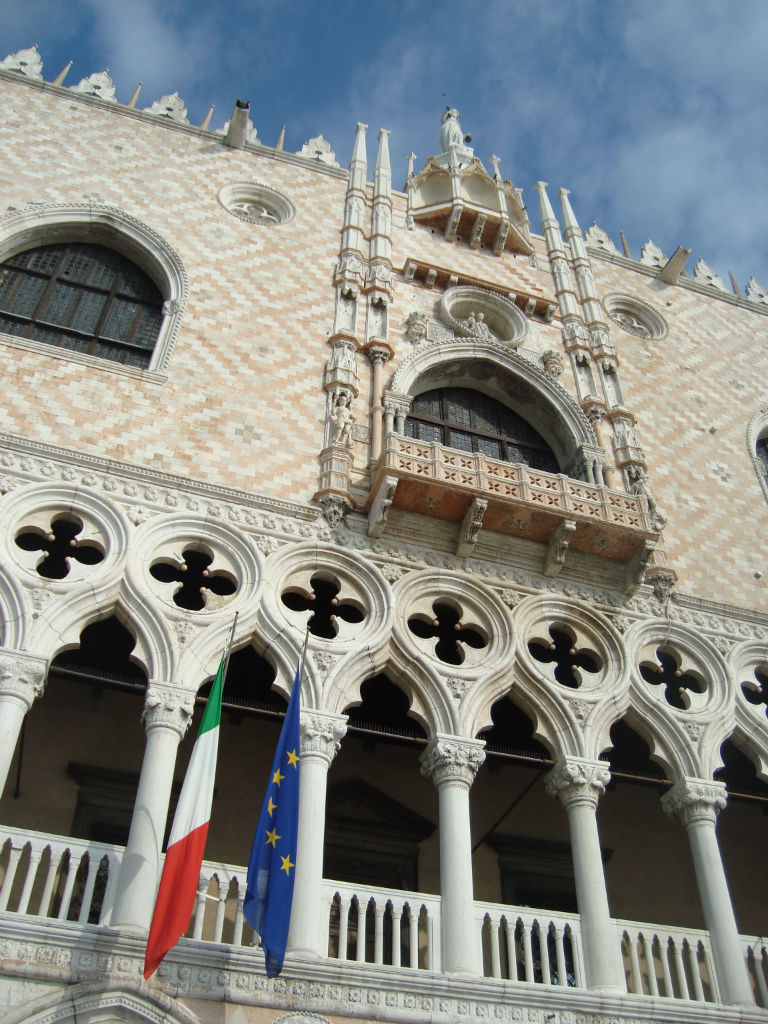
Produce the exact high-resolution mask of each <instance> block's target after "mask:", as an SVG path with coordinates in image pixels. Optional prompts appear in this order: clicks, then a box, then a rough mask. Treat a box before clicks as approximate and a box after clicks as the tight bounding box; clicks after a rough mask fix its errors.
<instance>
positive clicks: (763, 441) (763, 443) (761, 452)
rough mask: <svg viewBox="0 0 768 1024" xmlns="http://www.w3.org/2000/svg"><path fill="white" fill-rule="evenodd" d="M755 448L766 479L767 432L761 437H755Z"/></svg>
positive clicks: (767, 462) (767, 474) (767, 468)
mask: <svg viewBox="0 0 768 1024" xmlns="http://www.w3.org/2000/svg"><path fill="white" fill-rule="evenodd" d="M755 450H756V451H757V457H758V459H759V460H760V462H761V463H762V467H763V472H764V473H765V476H766V478H767V479H768V432H766V434H765V435H764V436H763V437H759V438H758V439H757V444H756V446H755Z"/></svg>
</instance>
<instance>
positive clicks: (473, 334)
mask: <svg viewBox="0 0 768 1024" xmlns="http://www.w3.org/2000/svg"><path fill="white" fill-rule="evenodd" d="M464 327H465V330H466V332H467V335H468V336H469V337H470V338H481V339H482V340H483V341H493V340H494V339H495V335H494V333H493V331H492V330H491V329H490V327H489V326H488V324H487V323H486V322H485V313H483V312H478V311H477V310H474V309H470V311H469V313H468V314H467V317H466V319H465V320H464Z"/></svg>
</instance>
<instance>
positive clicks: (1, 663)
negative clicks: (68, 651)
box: [0, 650, 48, 711]
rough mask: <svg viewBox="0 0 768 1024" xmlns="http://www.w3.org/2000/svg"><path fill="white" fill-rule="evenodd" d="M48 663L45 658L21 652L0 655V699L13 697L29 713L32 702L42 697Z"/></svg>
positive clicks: (3, 652) (7, 651)
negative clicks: (20, 702)
mask: <svg viewBox="0 0 768 1024" xmlns="http://www.w3.org/2000/svg"><path fill="white" fill-rule="evenodd" d="M47 670H48V662H47V660H46V659H45V658H37V657H35V656H34V655H30V654H26V653H24V652H22V651H19V652H14V651H9V650H4V651H2V653H0V697H15V698H16V699H17V700H20V701H22V703H23V704H24V705H25V706H26V710H27V711H29V709H30V707H31V706H32V703H33V701H35V700H36V699H37V698H38V697H40V696H42V693H43V690H44V689H45V678H46V672H47Z"/></svg>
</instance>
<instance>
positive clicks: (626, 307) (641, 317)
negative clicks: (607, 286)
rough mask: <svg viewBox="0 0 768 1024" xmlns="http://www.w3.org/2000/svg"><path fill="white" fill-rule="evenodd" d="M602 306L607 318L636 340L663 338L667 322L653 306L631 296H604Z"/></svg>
mask: <svg viewBox="0 0 768 1024" xmlns="http://www.w3.org/2000/svg"><path fill="white" fill-rule="evenodd" d="M603 306H604V307H605V311H606V313H607V314H608V316H609V317H610V318H611V320H613V322H614V323H616V324H618V325H619V327H621V328H622V329H623V330H625V331H627V332H628V333H629V334H634V335H636V336H637V337H638V338H653V339H656V338H663V337H665V336H666V333H667V322H666V320H665V319H664V317H663V316H662V315H661V313H659V312H658V311H657V310H655V309H654V308H653V306H651V305H649V304H648V303H647V302H643V300H642V299H637V298H634V297H633V296H631V295H618V294H611V295H606V296H605V298H604V299H603Z"/></svg>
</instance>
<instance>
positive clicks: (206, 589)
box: [149, 547, 237, 611]
mask: <svg viewBox="0 0 768 1024" xmlns="http://www.w3.org/2000/svg"><path fill="white" fill-rule="evenodd" d="M182 558H183V561H181V562H179V561H178V560H177V559H173V558H162V559H158V560H157V561H156V562H153V564H152V565H151V566H150V567H149V572H150V575H151V576H153V577H154V579H156V580H158V581H159V582H160V583H178V584H179V585H178V587H177V588H176V589H175V590H174V592H173V602H174V604H176V605H178V606H179V608H186V609H187V611H200V610H201V609H203V608H206V607H210V606H212V605H215V604H216V603H217V602H216V600H215V598H219V599H222V598H226V597H230V596H231V595H232V594H234V593H235V591H236V590H237V584H236V583H235V581H234V580H233V579H232V577H231V575H230V574H229V573H227V572H224V571H223V570H211V568H210V566H211V565H212V563H213V556H212V555H208V554H206V553H205V552H204V551H197V550H196V549H195V548H192V547H189V548H185V549H184V551H183V552H182ZM212 595H213V597H214V600H211V597H212Z"/></svg>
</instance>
